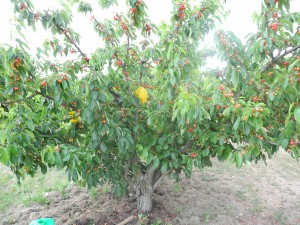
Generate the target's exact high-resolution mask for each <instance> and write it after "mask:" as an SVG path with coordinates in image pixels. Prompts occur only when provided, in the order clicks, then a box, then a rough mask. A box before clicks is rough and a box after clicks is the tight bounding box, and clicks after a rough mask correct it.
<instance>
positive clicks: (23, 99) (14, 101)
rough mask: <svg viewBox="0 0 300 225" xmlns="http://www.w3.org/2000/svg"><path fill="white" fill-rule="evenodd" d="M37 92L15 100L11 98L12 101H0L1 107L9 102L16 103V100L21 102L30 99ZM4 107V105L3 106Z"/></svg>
mask: <svg viewBox="0 0 300 225" xmlns="http://www.w3.org/2000/svg"><path fill="white" fill-rule="evenodd" d="M37 95H38V93H35V94H32V95H29V96H28V97H25V98H21V99H17V100H13V101H7V102H0V104H1V106H2V107H3V105H4V106H6V105H11V104H14V103H17V102H22V101H26V100H28V99H31V98H33V97H35V96H37ZM3 108H4V107H3Z"/></svg>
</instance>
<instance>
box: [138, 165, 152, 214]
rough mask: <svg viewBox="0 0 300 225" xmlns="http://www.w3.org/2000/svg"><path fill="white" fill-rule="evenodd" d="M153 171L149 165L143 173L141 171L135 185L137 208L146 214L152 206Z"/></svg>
mask: <svg viewBox="0 0 300 225" xmlns="http://www.w3.org/2000/svg"><path fill="white" fill-rule="evenodd" d="M153 173H154V170H153V168H152V167H151V166H150V167H148V168H147V170H146V171H145V173H141V174H140V176H139V178H138V180H137V183H136V185H135V191H136V197H137V210H138V212H139V213H140V214H145V215H148V214H149V213H151V211H152V207H153V199H152V197H153Z"/></svg>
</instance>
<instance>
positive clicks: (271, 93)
mask: <svg viewBox="0 0 300 225" xmlns="http://www.w3.org/2000/svg"><path fill="white" fill-rule="evenodd" d="M269 98H270V100H271V101H274V93H273V91H270V93H269Z"/></svg>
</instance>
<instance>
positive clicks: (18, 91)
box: [0, 0, 300, 195]
mask: <svg viewBox="0 0 300 225" xmlns="http://www.w3.org/2000/svg"><path fill="white" fill-rule="evenodd" d="M11 2H12V4H14V6H15V14H16V16H17V22H18V23H17V24H16V29H17V30H18V32H19V33H20V34H21V35H22V33H23V31H24V29H25V28H26V27H28V26H29V27H32V28H33V29H35V27H36V24H42V26H43V28H44V29H45V30H51V32H52V35H53V36H52V37H51V38H49V39H47V40H45V42H44V46H42V47H40V48H38V49H37V54H36V56H35V57H33V56H32V51H31V50H30V48H29V47H28V46H27V44H26V42H25V41H24V40H23V39H17V40H16V41H17V45H16V46H13V47H11V46H6V45H5V46H4V45H3V46H2V47H1V48H0V59H1V60H0V61H1V64H0V87H1V89H0V103H1V108H0V111H1V114H0V118H1V124H0V128H1V130H0V161H1V162H2V163H4V164H5V165H7V166H10V168H11V169H12V170H13V171H14V172H15V173H16V174H17V175H18V176H19V177H24V174H25V173H28V174H30V175H34V174H35V172H36V171H37V169H38V168H41V170H42V172H43V173H45V172H47V167H53V166H57V167H59V168H66V170H67V172H68V175H69V178H70V179H71V180H74V181H77V182H80V183H82V184H86V185H88V187H92V186H96V185H97V184H102V185H103V184H104V183H110V184H111V186H112V191H113V192H115V193H117V194H119V195H122V194H124V193H125V191H126V188H127V186H128V185H130V184H131V183H132V182H137V181H138V180H139V177H140V176H142V175H143V174H145V173H147V171H152V172H153V173H152V175H153V185H154V184H155V183H156V182H157V181H159V178H160V177H161V176H162V175H163V174H166V173H172V174H173V175H174V176H175V177H176V178H178V175H179V173H181V172H182V171H183V172H184V173H185V175H186V176H188V177H190V176H191V172H192V168H193V166H196V167H200V168H202V167H205V166H211V158H212V157H217V158H218V159H219V160H220V161H224V160H230V161H232V162H234V163H236V166H237V167H241V166H242V164H243V163H247V162H250V161H253V160H254V161H257V160H260V159H263V160H264V159H266V157H267V156H268V157H271V155H272V154H274V153H275V152H276V151H278V149H279V147H280V146H281V147H283V148H284V149H286V150H287V151H289V152H290V153H291V155H292V156H293V157H295V158H296V159H297V160H299V156H300V148H299V141H298V139H299V130H300V108H299V105H298V104H299V94H300V93H299V90H300V77H299V76H300V69H299V68H300V56H299V49H300V45H299V43H300V28H299V27H300V14H299V12H296V13H290V12H289V5H290V3H289V1H288V0H282V1H279V2H277V1H273V0H269V1H266V2H264V1H263V2H262V9H261V12H259V13H256V14H255V15H254V19H255V22H256V23H257V25H258V32H257V33H254V34H250V35H249V36H248V39H247V42H246V44H243V43H242V42H241V41H240V40H239V39H238V38H237V37H236V36H235V35H234V34H233V33H232V32H229V31H222V30H218V31H216V34H215V42H216V48H217V51H218V55H219V57H220V59H222V60H224V61H225V62H226V63H227V65H226V67H225V68H223V69H222V70H221V69H217V70H213V71H202V67H201V66H202V65H205V60H206V56H207V55H209V54H211V52H207V53H205V52H203V50H201V49H199V48H198V46H199V43H200V42H201V41H202V40H203V39H204V38H205V36H206V35H207V34H208V33H209V32H210V31H212V30H213V29H214V28H215V26H216V23H217V22H218V21H221V20H222V17H223V15H224V11H223V4H222V3H221V2H220V1H219V0H207V1H205V0H203V1H200V2H198V3H197V4H194V2H189V1H187V2H181V1H178V0H173V1H172V2H173V3H174V9H173V12H172V17H171V19H170V22H169V23H165V22H163V23H161V24H160V25H156V24H152V23H151V21H150V19H149V17H148V15H147V11H146V10H147V7H146V5H145V3H144V2H143V1H141V0H127V1H126V3H127V6H128V9H127V12H126V13H116V14H115V15H114V18H113V19H112V20H109V19H106V20H103V21H98V20H97V18H96V16H92V17H91V21H92V22H93V27H94V30H95V32H96V33H97V34H98V35H99V38H100V39H101V40H103V46H99V47H98V48H97V49H95V51H94V53H93V54H91V55H87V54H86V53H85V52H84V51H83V50H82V49H81V48H80V35H79V34H78V33H76V32H75V31H74V30H73V29H72V28H71V24H72V7H75V6H78V12H82V13H84V14H86V15H89V14H90V13H93V8H92V6H91V5H90V4H89V3H87V2H83V1H71V0H69V1H68V2H65V3H64V4H62V9H59V10H45V11H37V10H35V9H34V6H33V4H32V3H31V2H30V1H29V0H22V1H16V0H11ZM99 4H100V5H101V6H102V7H103V8H104V9H106V8H109V7H111V5H114V4H117V1H106V0H101V1H99ZM155 40H157V41H155ZM69 54H73V55H76V56H77V59H76V60H69V59H68V58H66V59H65V60H60V61H53V60H49V59H48V57H47V56H49V55H50V56H54V58H57V59H59V58H58V57H59V56H60V55H64V56H68V55H69ZM142 93H143V94H142Z"/></svg>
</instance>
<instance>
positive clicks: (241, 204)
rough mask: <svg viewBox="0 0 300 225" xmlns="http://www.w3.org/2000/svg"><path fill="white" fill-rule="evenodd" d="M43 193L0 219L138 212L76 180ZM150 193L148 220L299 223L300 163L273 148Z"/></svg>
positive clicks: (72, 219) (20, 221) (115, 216)
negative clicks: (253, 159)
mask: <svg viewBox="0 0 300 225" xmlns="http://www.w3.org/2000/svg"><path fill="white" fill-rule="evenodd" d="M0 191H1V190H0ZM47 198H48V200H49V204H47V205H38V204H37V205H33V206H30V207H25V206H16V207H13V208H12V209H9V210H7V211H5V212H4V213H2V214H1V213H0V224H1V225H10V224H17V225H28V224H29V223H30V221H32V220H34V219H37V218H41V217H52V218H54V219H55V221H56V224H57V225H73V224H74V225H75V224H76V225H92V224H95V225H113V224H118V223H119V222H121V221H123V220H124V219H126V218H128V217H129V216H130V215H135V216H137V211H136V209H135V202H134V201H133V199H130V198H124V199H116V198H113V197H112V196H111V195H109V194H101V195H100V196H97V198H91V195H90V193H89V192H88V191H87V190H85V189H82V188H79V187H76V186H75V185H72V186H70V188H69V189H68V193H67V196H63V195H62V194H61V193H58V192H49V193H47ZM154 198H155V201H154V203H155V209H154V211H153V213H152V214H151V215H150V220H151V221H152V222H153V223H154V221H158V220H161V221H163V223H161V224H173V225H177V224H178V225H201V224H209V225H222V224H224V225H225V224H226V225H231V224H243V225H278V224H282V225H297V224H298V225H300V165H299V164H298V163H297V162H296V161H295V160H294V159H292V158H291V157H290V156H289V155H288V154H287V153H285V152H279V153H278V154H276V155H275V156H274V157H273V159H272V160H269V161H268V163H267V166H266V165H265V164H264V163H263V162H259V163H258V164H251V165H250V166H244V167H243V168H242V169H240V170H238V169H236V168H235V167H234V165H229V164H228V163H219V162H217V161H214V165H213V167H212V168H205V169H204V170H201V171H195V172H194V174H193V177H192V179H185V178H184V177H182V180H181V181H180V182H179V183H176V182H175V181H174V180H172V179H165V180H163V181H162V183H161V184H160V186H159V188H158V189H157V191H156V192H155V195H154ZM135 223H136V221H133V222H131V223H129V224H135ZM157 224H158V223H157Z"/></svg>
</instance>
